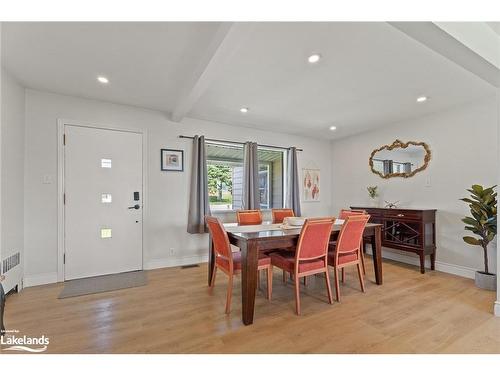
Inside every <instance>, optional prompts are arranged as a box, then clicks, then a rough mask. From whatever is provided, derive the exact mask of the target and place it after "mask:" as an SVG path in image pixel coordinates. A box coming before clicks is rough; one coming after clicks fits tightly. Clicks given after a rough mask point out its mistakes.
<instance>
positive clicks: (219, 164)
mask: <svg viewBox="0 0 500 375" xmlns="http://www.w3.org/2000/svg"><path fill="white" fill-rule="evenodd" d="M257 153H258V158H259V192H260V199H261V202H260V207H261V209H270V208H282V207H283V203H284V190H285V189H284V181H285V176H284V170H285V168H284V160H285V155H284V151H282V150H275V149H268V148H259V150H258V152H257ZM207 171H208V195H209V200H210V209H211V210H212V212H216V211H226V210H238V209H241V208H242V202H241V199H242V191H243V190H242V189H243V147H242V146H240V145H234V144H223V143H212V142H210V143H207Z"/></svg>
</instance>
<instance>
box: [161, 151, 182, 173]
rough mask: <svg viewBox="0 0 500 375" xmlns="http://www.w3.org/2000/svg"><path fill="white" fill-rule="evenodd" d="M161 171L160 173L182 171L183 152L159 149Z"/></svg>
mask: <svg viewBox="0 0 500 375" xmlns="http://www.w3.org/2000/svg"><path fill="white" fill-rule="evenodd" d="M161 170H162V171H175V172H182V171H184V151H183V150H172V149H168V148H162V149H161Z"/></svg>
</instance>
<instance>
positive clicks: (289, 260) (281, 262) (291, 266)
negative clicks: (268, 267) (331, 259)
mask: <svg viewBox="0 0 500 375" xmlns="http://www.w3.org/2000/svg"><path fill="white" fill-rule="evenodd" d="M270 257H271V263H272V265H273V266H276V267H279V268H281V269H282V270H285V271H288V272H293V271H294V270H295V254H294V253H293V252H290V251H280V252H275V253H271V255H270ZM324 267H325V261H324V260H323V259H313V260H301V261H300V262H299V273H302V272H307V271H313V270H316V269H320V268H324Z"/></svg>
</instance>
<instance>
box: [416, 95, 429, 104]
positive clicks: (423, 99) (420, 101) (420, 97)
mask: <svg viewBox="0 0 500 375" xmlns="http://www.w3.org/2000/svg"><path fill="white" fill-rule="evenodd" d="M426 101H427V96H419V97H418V98H417V102H418V103H423V102H426Z"/></svg>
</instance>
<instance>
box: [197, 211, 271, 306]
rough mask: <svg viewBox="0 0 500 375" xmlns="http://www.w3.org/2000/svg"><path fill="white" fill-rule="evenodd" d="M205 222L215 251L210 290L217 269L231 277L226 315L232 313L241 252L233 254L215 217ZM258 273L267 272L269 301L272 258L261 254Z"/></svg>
mask: <svg viewBox="0 0 500 375" xmlns="http://www.w3.org/2000/svg"><path fill="white" fill-rule="evenodd" d="M205 220H206V222H207V225H208V230H209V231H210V235H211V236H212V242H213V249H214V252H215V262H214V268H213V272H212V280H210V288H211V289H213V287H214V285H215V275H216V273H217V269H220V270H221V271H222V272H224V273H225V274H226V275H228V276H229V283H228V286H227V297H226V314H229V313H230V312H231V297H232V293H233V276H234V275H235V274H238V273H240V272H241V263H242V259H241V252H239V251H238V252H235V253H233V252H232V251H231V245H230V244H229V238H228V236H227V232H226V229H225V228H224V226H223V225H222V223H221V222H220V220H219V219H217V218H216V217H213V216H206V217H205ZM257 270H258V271H257V272H259V271H260V270H267V299H269V300H270V299H271V296H272V290H273V266H272V265H271V258H269V257H268V256H267V255H265V254H263V253H260V254H259V262H258V266H257Z"/></svg>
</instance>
